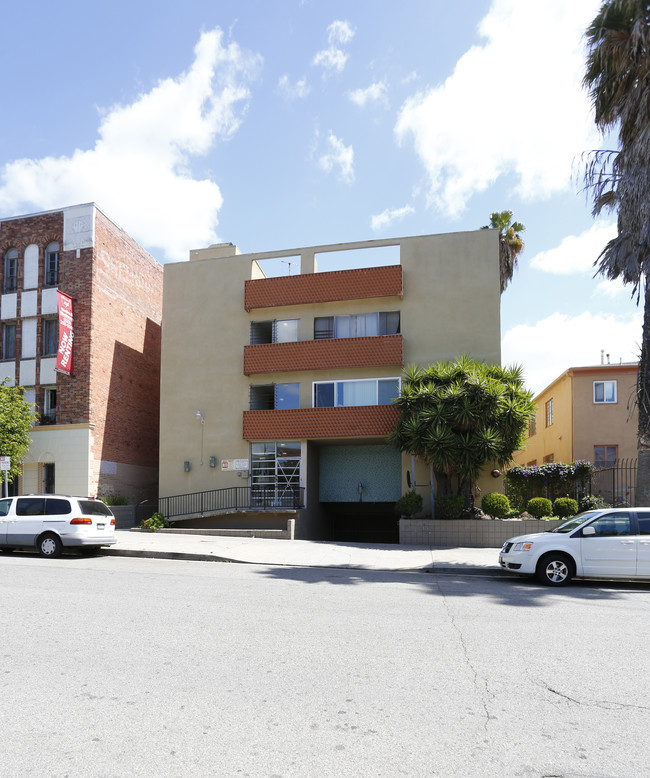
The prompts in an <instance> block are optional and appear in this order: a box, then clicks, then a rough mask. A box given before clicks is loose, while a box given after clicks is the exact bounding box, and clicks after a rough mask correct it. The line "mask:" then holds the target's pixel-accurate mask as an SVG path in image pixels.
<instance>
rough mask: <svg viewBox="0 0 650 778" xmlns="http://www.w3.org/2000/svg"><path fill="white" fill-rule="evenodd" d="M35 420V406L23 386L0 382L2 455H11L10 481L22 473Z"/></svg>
mask: <svg viewBox="0 0 650 778" xmlns="http://www.w3.org/2000/svg"><path fill="white" fill-rule="evenodd" d="M35 420H36V414H35V413H34V406H33V405H32V404H31V403H28V402H27V400H25V397H24V395H23V388H22V386H6V384H5V383H4V382H3V383H2V384H0V456H5V457H11V469H10V470H9V473H8V480H9V481H13V480H14V478H15V477H16V476H17V475H19V474H20V470H21V467H22V464H23V459H24V458H25V454H26V453H27V450H28V449H29V444H30V443H31V439H30V434H29V433H30V429H31V426H32V424H34V421H35ZM2 483H4V474H3V478H2ZM2 488H3V487H2V484H0V489H2Z"/></svg>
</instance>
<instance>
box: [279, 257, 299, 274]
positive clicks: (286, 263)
mask: <svg viewBox="0 0 650 778" xmlns="http://www.w3.org/2000/svg"><path fill="white" fill-rule="evenodd" d="M280 262H284V264H285V265H289V275H291V265H295V264H296V263H295V262H290V261H289V260H288V259H281V260H280Z"/></svg>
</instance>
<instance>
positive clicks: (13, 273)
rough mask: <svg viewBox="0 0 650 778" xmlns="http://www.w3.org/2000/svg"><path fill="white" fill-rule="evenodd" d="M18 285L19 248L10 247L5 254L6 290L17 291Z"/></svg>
mask: <svg viewBox="0 0 650 778" xmlns="http://www.w3.org/2000/svg"><path fill="white" fill-rule="evenodd" d="M17 285H18V249H9V251H8V252H7V253H6V254H5V279H4V290H5V292H15V291H16V287H17Z"/></svg>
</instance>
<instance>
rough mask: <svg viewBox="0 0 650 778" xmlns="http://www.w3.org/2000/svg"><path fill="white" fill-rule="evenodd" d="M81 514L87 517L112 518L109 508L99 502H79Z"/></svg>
mask: <svg viewBox="0 0 650 778" xmlns="http://www.w3.org/2000/svg"><path fill="white" fill-rule="evenodd" d="M79 507H80V508H81V512H82V513H85V514H86V515H87V516H112V515H113V514H112V513H111V512H110V510H109V508H107V507H106V505H104V503H103V502H102V501H101V500H79Z"/></svg>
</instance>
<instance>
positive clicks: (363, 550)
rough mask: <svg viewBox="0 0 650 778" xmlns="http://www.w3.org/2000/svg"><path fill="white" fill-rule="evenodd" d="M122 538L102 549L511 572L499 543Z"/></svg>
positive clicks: (296, 563)
mask: <svg viewBox="0 0 650 778" xmlns="http://www.w3.org/2000/svg"><path fill="white" fill-rule="evenodd" d="M116 535H117V543H116V544H115V545H114V546H111V547H110V548H103V549H102V554H109V555H116V556H138V557H150V558H162V559H187V560H199V561H216V562H242V563H248V564H264V565H284V566H289V567H341V568H352V569H360V570H394V571H400V570H402V571H405V570H409V571H414V570H419V571H422V572H457V573H465V574H467V573H471V574H482V575H502V574H503V575H508V574H507V573H504V572H503V571H502V570H501V568H500V567H499V549H497V548H427V547H424V546H397V545H389V544H381V543H376V544H365V543H326V542H321V541H310V540H268V539H266V538H248V537H222V536H215V535H194V534H189V533H176V532H171V531H167V532H137V531H129V530H117V531H116Z"/></svg>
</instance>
